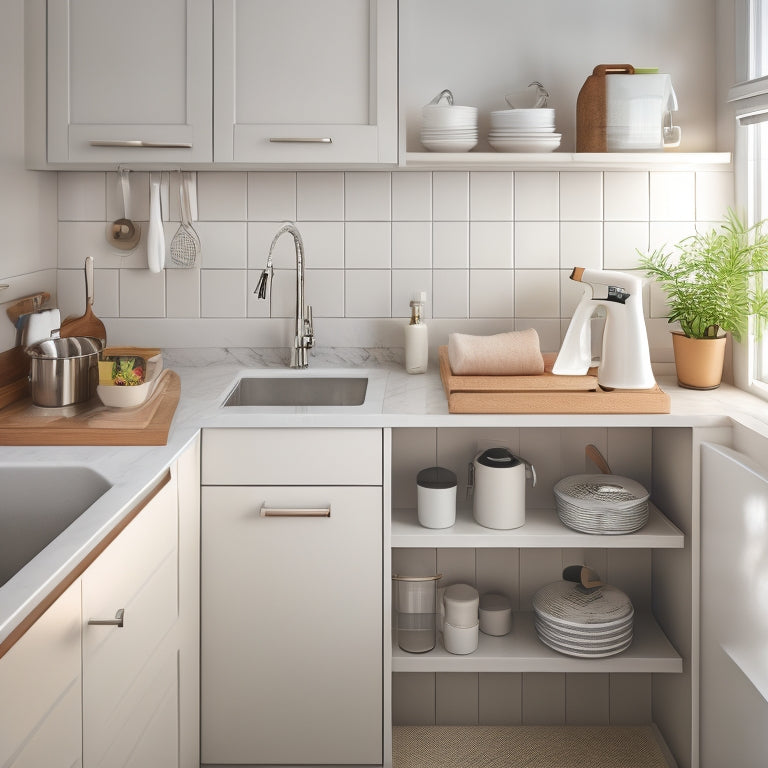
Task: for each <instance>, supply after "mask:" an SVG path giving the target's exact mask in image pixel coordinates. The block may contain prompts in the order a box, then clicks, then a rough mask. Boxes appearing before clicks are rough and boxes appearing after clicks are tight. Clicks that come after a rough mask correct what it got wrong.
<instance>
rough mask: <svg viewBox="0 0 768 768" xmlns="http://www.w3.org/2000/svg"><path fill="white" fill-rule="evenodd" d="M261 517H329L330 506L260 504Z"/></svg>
mask: <svg viewBox="0 0 768 768" xmlns="http://www.w3.org/2000/svg"><path fill="white" fill-rule="evenodd" d="M260 514H261V516H262V517H330V516H331V508H330V507H268V506H267V505H266V504H262V505H261V510H260Z"/></svg>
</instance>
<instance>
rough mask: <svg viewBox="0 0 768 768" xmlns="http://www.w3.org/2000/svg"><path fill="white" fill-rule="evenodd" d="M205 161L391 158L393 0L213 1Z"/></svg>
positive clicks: (394, 111)
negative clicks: (210, 120) (210, 150)
mask: <svg viewBox="0 0 768 768" xmlns="http://www.w3.org/2000/svg"><path fill="white" fill-rule="evenodd" d="M214 94H215V99H214V142H215V143H214V160H215V161H216V162H231V161H234V162H253V163H285V162H289V163H292V162H301V163H395V162H397V2H396V0H322V1H321V2H318V1H317V0H214Z"/></svg>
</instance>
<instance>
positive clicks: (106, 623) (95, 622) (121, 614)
mask: <svg viewBox="0 0 768 768" xmlns="http://www.w3.org/2000/svg"><path fill="white" fill-rule="evenodd" d="M124 618H125V609H124V608H120V609H119V610H118V612H117V613H116V614H115V618H114V619H88V625H89V626H99V627H122V626H123V619H124Z"/></svg>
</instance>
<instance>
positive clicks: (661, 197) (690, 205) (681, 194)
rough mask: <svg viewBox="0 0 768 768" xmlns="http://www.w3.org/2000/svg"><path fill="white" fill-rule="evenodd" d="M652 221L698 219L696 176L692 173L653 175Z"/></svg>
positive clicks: (673, 172) (657, 173)
mask: <svg viewBox="0 0 768 768" xmlns="http://www.w3.org/2000/svg"><path fill="white" fill-rule="evenodd" d="M650 190H651V197H650V200H651V209H650V211H651V213H650V218H651V221H694V220H695V219H696V175H695V174H694V173H693V172H692V171H653V172H652V173H651V185H650Z"/></svg>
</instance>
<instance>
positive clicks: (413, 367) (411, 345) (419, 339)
mask: <svg viewBox="0 0 768 768" xmlns="http://www.w3.org/2000/svg"><path fill="white" fill-rule="evenodd" d="M426 301H427V294H426V291H419V293H417V294H415V295H414V296H413V297H412V298H411V322H410V323H409V324H408V325H406V326H405V370H406V371H408V373H426V372H427V363H428V358H429V343H428V340H429V336H428V330H427V326H426V324H425V323H424V320H423V316H424V304H426Z"/></svg>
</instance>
